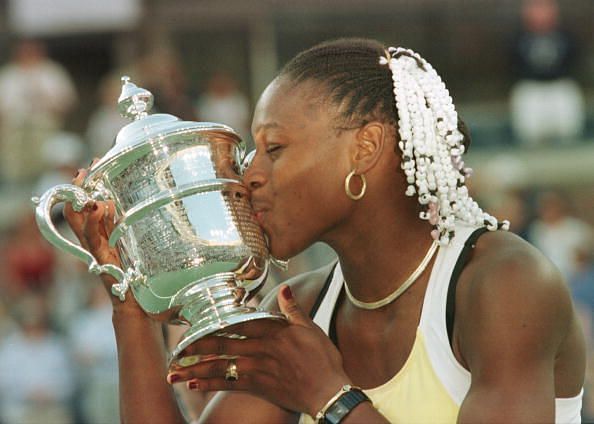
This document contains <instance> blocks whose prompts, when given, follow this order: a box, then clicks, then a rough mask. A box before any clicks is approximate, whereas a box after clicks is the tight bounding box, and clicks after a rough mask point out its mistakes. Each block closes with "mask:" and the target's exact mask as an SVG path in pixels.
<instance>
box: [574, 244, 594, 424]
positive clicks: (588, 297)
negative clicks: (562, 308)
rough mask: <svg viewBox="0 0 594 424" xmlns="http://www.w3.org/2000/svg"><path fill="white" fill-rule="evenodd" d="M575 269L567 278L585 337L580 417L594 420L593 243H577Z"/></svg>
mask: <svg viewBox="0 0 594 424" xmlns="http://www.w3.org/2000/svg"><path fill="white" fill-rule="evenodd" d="M575 258H576V271H575V273H574V274H573V276H572V277H571V279H570V280H569V285H570V287H571V293H572V296H573V300H574V302H575V306H576V311H577V312H578V317H579V318H580V321H581V324H582V329H583V331H584V335H585V338H586V352H587V354H588V358H587V361H588V362H587V367H586V382H585V384H584V406H583V409H582V419H583V422H585V423H591V422H594V243H593V241H592V240H590V241H586V240H584V243H583V244H581V245H579V246H578V247H577V250H576V255H575Z"/></svg>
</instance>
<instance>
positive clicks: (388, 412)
mask: <svg viewBox="0 0 594 424" xmlns="http://www.w3.org/2000/svg"><path fill="white" fill-rule="evenodd" d="M475 230H476V228H475V227H469V226H459V227H458V228H457V229H456V236H455V237H454V239H452V241H451V243H450V245H449V246H447V247H441V248H440V249H439V251H438V254H437V258H436V259H435V264H434V265H433V269H432V271H431V276H430V277H429V283H428V285H427V290H426V293H425V298H424V301H423V308H422V311H421V319H420V322H419V326H418V328H417V335H416V338H415V341H414V344H413V348H412V350H411V353H410V355H409V357H408V359H407V360H406V362H405V364H404V366H403V367H402V369H401V370H400V371H399V372H398V373H397V374H396V375H395V376H393V377H392V378H391V379H390V380H389V381H388V382H386V383H384V384H382V385H381V386H379V387H374V388H371V389H368V390H365V392H366V393H367V395H368V396H369V397H370V398H371V400H372V401H373V403H374V406H375V407H376V408H377V409H378V410H379V411H380V412H381V413H382V414H383V415H384V416H385V417H386V418H387V419H388V420H390V422H395V423H410V422H424V423H455V422H456V420H457V416H458V411H459V409H460V405H461V403H462V401H463V400H464V398H465V396H466V394H467V393H468V390H469V388H470V379H471V378H470V372H469V371H468V370H466V369H465V368H464V367H462V365H460V363H459V362H458V361H457V359H456V357H455V356H454V353H453V352H452V349H451V346H450V342H449V338H448V332H447V328H446V300H447V292H448V288H449V282H450V279H451V275H452V272H453V270H454V267H455V265H456V262H457V261H458V258H459V256H460V253H461V252H462V250H463V248H464V244H465V242H466V241H467V239H468V237H469V236H470V235H471V234H472V233H473V232H474V231H475ZM343 284H344V278H343V275H342V270H341V269H340V264H337V265H336V267H335V269H334V273H333V275H332V280H331V282H330V285H329V287H328V290H327V292H326V294H325V296H324V297H323V299H322V301H321V303H320V304H319V308H318V310H317V312H316V314H315V316H314V322H315V323H316V324H317V325H318V326H320V328H322V330H324V332H325V333H326V334H328V333H329V328H330V321H331V319H332V314H333V311H334V307H335V305H336V301H337V299H338V297H339V295H340V292H341V291H342V287H343ZM582 396H583V390H582V391H581V392H580V393H579V394H578V395H577V396H575V397H572V398H557V399H556V400H555V421H556V422H557V423H563V424H566V423H580V422H581V417H580V411H581V406H582ZM300 422H301V423H313V422H314V421H313V419H312V418H311V417H310V416H308V415H301V419H300Z"/></svg>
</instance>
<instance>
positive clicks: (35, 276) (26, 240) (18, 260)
mask: <svg viewBox="0 0 594 424" xmlns="http://www.w3.org/2000/svg"><path fill="white" fill-rule="evenodd" d="M0 252H1V255H0V256H1V259H0V260H3V261H5V262H4V264H3V266H2V271H3V272H2V274H3V275H2V280H1V281H2V292H3V294H4V296H7V297H8V298H9V299H15V298H17V297H18V296H20V295H24V294H25V293H27V292H45V291H46V290H47V289H48V288H49V287H50V285H51V284H52V281H53V278H52V276H53V272H54V264H55V252H54V249H53V248H52V247H51V245H50V244H49V243H48V242H47V241H46V240H45V239H44V238H43V236H42V235H41V233H40V232H39V229H38V228H37V224H36V223H35V215H34V213H33V211H32V210H30V209H27V212H26V213H24V214H22V215H21V216H19V217H17V219H16V224H15V226H14V228H13V229H12V231H11V234H9V236H8V238H7V239H6V241H5V243H4V245H3V246H2V248H1V249H0Z"/></svg>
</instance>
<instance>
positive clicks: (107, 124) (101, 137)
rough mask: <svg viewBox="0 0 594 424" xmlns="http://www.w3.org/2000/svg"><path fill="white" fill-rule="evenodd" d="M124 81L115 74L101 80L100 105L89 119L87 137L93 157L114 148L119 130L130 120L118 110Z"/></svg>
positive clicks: (100, 155) (97, 156)
mask: <svg viewBox="0 0 594 424" xmlns="http://www.w3.org/2000/svg"><path fill="white" fill-rule="evenodd" d="M121 87H122V83H121V81H120V79H119V78H117V77H116V76H115V75H110V76H108V77H106V78H104V79H103V81H101V84H100V87H99V99H100V104H99V107H98V108H97V109H96V110H95V111H94V112H93V114H92V115H91V118H90V119H89V125H88V127H87V132H86V138H87V141H88V143H89V147H90V150H91V157H93V158H100V157H102V156H104V155H105V153H107V151H108V150H109V149H111V148H112V146H113V143H114V141H115V138H116V136H117V135H118V132H119V131H120V130H121V129H122V127H123V126H124V125H126V124H129V123H130V121H129V120H128V119H126V118H124V117H122V116H121V115H120V112H119V111H118V97H119V96H120V92H121Z"/></svg>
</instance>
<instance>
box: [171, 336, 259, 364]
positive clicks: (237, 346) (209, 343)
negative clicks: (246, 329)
mask: <svg viewBox="0 0 594 424" xmlns="http://www.w3.org/2000/svg"><path fill="white" fill-rule="evenodd" d="M266 344H267V342H266V341H263V340H261V339H237V338H229V337H224V336H208V337H204V338H202V339H200V340H198V341H196V342H194V343H192V344H191V345H189V346H188V347H186V348H185V349H184V350H183V351H182V353H181V356H182V357H186V356H198V360H199V361H200V360H202V361H204V360H209V359H210V358H211V357H213V356H218V355H225V356H254V355H263V354H264V352H265V349H266V346H265V345H266Z"/></svg>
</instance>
